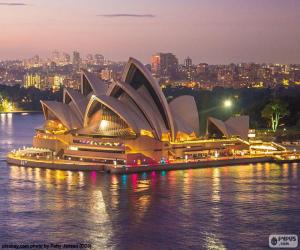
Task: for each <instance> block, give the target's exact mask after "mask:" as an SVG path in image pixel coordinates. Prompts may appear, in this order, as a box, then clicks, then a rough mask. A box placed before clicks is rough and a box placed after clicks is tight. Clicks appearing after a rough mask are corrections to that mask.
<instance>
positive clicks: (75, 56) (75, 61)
mask: <svg viewBox="0 0 300 250" xmlns="http://www.w3.org/2000/svg"><path fill="white" fill-rule="evenodd" d="M80 65H81V58H80V53H79V52H78V51H74V52H73V66H74V67H76V68H77V69H79V68H80Z"/></svg>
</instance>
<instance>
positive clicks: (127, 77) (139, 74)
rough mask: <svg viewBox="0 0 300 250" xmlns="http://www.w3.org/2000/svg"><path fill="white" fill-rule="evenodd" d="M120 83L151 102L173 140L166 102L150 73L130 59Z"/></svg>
mask: <svg viewBox="0 0 300 250" xmlns="http://www.w3.org/2000/svg"><path fill="white" fill-rule="evenodd" d="M122 82H125V83H127V84H129V85H131V86H132V87H133V88H134V89H135V90H137V91H138V92H139V94H140V95H141V96H142V98H144V99H145V100H147V101H150V102H151V105H152V106H153V108H155V112H156V114H157V116H161V117H162V119H163V121H164V123H165V127H166V128H167V129H168V130H169V132H170V134H171V137H172V140H174V139H175V126H174V121H173V117H172V113H171V110H170V108H169V105H168V102H167V100H166V98H165V96H164V94H163V92H162V90H161V88H160V86H159V84H158V82H157V81H156V80H155V79H154V78H153V77H152V75H151V73H150V71H149V70H148V69H147V68H146V67H145V66H144V65H143V64H142V63H141V62H139V61H138V60H136V59H134V58H130V59H129V61H128V63H127V64H126V66H125V70H124V73H123V76H122Z"/></svg>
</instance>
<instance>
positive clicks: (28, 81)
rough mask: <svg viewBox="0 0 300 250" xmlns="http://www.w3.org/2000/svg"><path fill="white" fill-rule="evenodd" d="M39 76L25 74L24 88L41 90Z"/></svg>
mask: <svg viewBox="0 0 300 250" xmlns="http://www.w3.org/2000/svg"><path fill="white" fill-rule="evenodd" d="M41 82H42V81H41V76H40V75H39V74H26V75H25V76H24V87H25V88H29V87H35V88H37V89H40V88H41Z"/></svg>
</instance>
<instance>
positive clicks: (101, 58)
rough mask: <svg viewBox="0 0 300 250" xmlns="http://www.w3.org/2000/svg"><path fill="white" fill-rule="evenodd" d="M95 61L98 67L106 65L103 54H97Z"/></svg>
mask: <svg viewBox="0 0 300 250" xmlns="http://www.w3.org/2000/svg"><path fill="white" fill-rule="evenodd" d="M94 59H95V63H96V64H97V65H103V64H104V56H103V55H101V54H96V55H95V56H94Z"/></svg>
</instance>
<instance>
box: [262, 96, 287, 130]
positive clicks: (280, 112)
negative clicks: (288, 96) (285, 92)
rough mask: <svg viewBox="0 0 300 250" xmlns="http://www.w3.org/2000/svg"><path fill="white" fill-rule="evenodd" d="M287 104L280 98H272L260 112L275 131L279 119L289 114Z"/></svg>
mask: <svg viewBox="0 0 300 250" xmlns="http://www.w3.org/2000/svg"><path fill="white" fill-rule="evenodd" d="M289 113H290V112H289V110H288V104H287V103H285V102H283V101H281V100H277V99H276V100H273V101H271V102H270V103H268V104H267V105H266V106H265V107H264V109H263V110H262V112H261V115H262V117H263V118H265V119H267V120H269V121H270V123H271V127H272V130H273V131H274V132H275V131H276V130H277V127H278V125H279V121H280V119H282V118H283V117H285V116H287V115H289Z"/></svg>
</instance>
